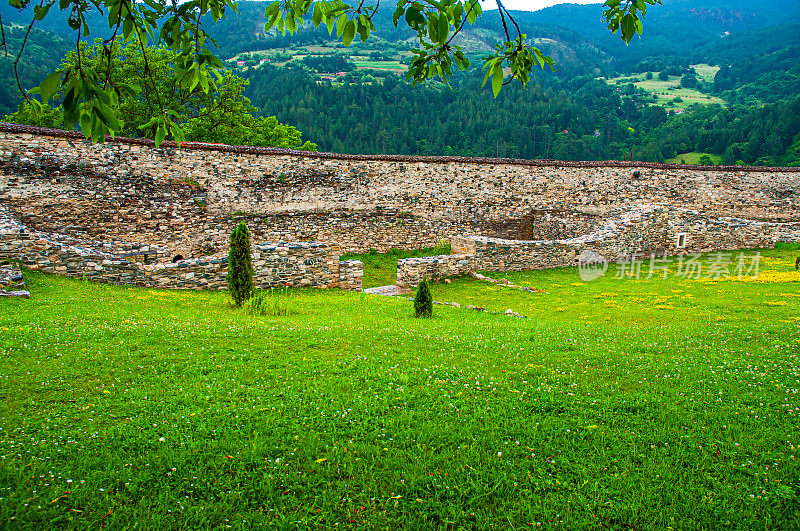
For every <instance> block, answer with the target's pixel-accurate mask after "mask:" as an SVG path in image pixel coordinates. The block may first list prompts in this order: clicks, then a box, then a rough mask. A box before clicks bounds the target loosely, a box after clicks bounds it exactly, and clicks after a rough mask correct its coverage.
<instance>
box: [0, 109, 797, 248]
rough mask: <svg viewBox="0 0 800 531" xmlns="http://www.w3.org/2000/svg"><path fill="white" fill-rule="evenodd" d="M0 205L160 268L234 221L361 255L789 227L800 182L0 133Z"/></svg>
mask: <svg viewBox="0 0 800 531" xmlns="http://www.w3.org/2000/svg"><path fill="white" fill-rule="evenodd" d="M0 203H3V204H6V205H8V206H9V207H10V208H11V209H12V210H13V211H14V213H15V215H16V216H17V217H18V218H19V219H20V220H21V221H22V222H23V223H25V224H26V225H28V226H30V227H32V228H35V229H36V230H41V231H44V232H56V231H57V232H60V233H62V234H65V235H68V236H72V237H75V238H79V239H82V240H102V241H114V240H120V241H127V242H132V243H137V244H142V245H148V244H152V245H157V246H162V247H164V248H167V249H169V252H170V253H171V255H172V256H173V257H174V256H176V255H181V256H182V257H184V258H191V257H202V256H208V255H213V254H214V253H219V252H224V251H225V249H226V248H227V238H228V235H229V233H230V230H231V228H232V226H233V225H234V224H235V222H237V221H238V220H239V219H245V220H246V221H247V223H248V226H249V228H250V231H251V236H252V238H253V241H318V242H321V243H326V244H329V245H338V246H339V247H340V249H341V251H342V252H364V251H367V250H369V249H376V250H379V251H386V250H388V249H391V248H420V247H426V246H432V245H435V244H436V243H438V242H439V241H441V240H442V239H451V238H453V237H456V236H459V235H476V236H484V237H488V238H498V237H499V238H502V239H522V240H530V241H538V240H562V239H570V238H575V237H578V236H580V235H582V234H588V233H591V232H594V231H596V230H598V229H599V228H600V227H602V226H603V224H604V223H605V220H606V219H607V217H608V216H609V215H610V214H611V213H613V212H617V211H620V210H625V209H628V210H632V209H636V208H638V207H640V206H641V205H647V204H662V205H664V206H668V207H669V206H671V207H675V208H682V209H688V210H694V211H697V212H698V213H699V214H698V215H699V216H700V217H706V218H709V219H711V218H713V219H718V218H724V217H735V218H742V219H747V220H756V221H770V222H780V221H784V222H785V221H798V220H800V210H798V207H800V169H798V168H794V169H792V168H736V167H734V168H730V167H713V168H702V169H701V168H698V167H696V166H678V165H659V164H647V163H636V164H628V163H613V162H612V163H573V162H557V161H519V160H505V159H503V160H493V159H468V158H458V157H396V156H370V157H363V156H353V155H333V154H311V153H302V152H294V151H287V150H277V149H270V148H252V147H241V146H239V147H237V146H220V145H209V144H191V143H189V144H184V145H183V146H182V148H181V149H178V148H177V147H176V146H175V145H174V144H172V143H169V142H165V143H164V144H163V145H162V147H161V148H159V149H156V148H154V147H153V146H152V145H151V143H149V142H148V141H143V140H135V141H132V140H123V139H118V140H117V141H114V142H109V143H106V144H94V145H93V144H90V143H87V142H86V141H84V140H83V139H82V138H80V135H79V134H75V133H65V132H56V131H52V130H49V131H43V130H36V129H31V128H27V129H26V128H24V127H22V126H12V125H9V124H0Z"/></svg>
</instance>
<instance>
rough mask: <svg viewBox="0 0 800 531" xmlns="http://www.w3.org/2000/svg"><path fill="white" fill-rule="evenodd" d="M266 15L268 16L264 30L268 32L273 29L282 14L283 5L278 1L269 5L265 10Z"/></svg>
mask: <svg viewBox="0 0 800 531" xmlns="http://www.w3.org/2000/svg"><path fill="white" fill-rule="evenodd" d="M264 16H265V17H266V18H267V22H266V24H264V31H265V32H267V31H269V30H270V29H272V27H273V26H274V25H275V23H276V22H278V18H280V16H281V6H280V5H279V4H278V2H277V1H275V2H272V3H271V4H270V5H268V6H267V9H266V10H265V11H264Z"/></svg>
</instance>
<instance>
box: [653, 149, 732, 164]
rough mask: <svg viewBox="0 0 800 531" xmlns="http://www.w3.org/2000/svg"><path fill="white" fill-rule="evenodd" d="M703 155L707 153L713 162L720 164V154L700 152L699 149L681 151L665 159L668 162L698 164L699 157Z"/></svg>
mask: <svg viewBox="0 0 800 531" xmlns="http://www.w3.org/2000/svg"><path fill="white" fill-rule="evenodd" d="M703 155H708V156H709V158H711V161H712V162H713V163H714V164H717V165H719V164H722V155H714V154H713V153H700V152H699V151H692V152H690V153H681V154H680V155H677V156H675V157H672V158H671V159H667V160H666V162H667V163H670V164H683V161H686V164H700V158H701V157H702V156H703Z"/></svg>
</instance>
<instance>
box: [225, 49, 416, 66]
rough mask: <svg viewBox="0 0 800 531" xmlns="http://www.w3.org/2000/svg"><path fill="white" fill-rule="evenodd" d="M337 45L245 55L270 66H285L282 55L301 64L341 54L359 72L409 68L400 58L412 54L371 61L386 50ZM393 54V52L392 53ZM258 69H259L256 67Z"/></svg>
mask: <svg viewBox="0 0 800 531" xmlns="http://www.w3.org/2000/svg"><path fill="white" fill-rule="evenodd" d="M335 44H336V43H334V42H333V41H331V42H330V43H329V44H328V45H327V46H319V45H314V46H303V47H300V48H271V49H269V50H256V51H252V52H245V54H244V55H246V56H249V57H252V58H254V59H256V60H261V59H266V60H267V61H268V62H269V63H270V64H272V65H273V66H284V65H286V63H287V62H289V61H286V60H283V59H281V60H278V59H276V58H277V57H280V56H282V55H290V56H291V59H290V60H291V61H295V62H299V61H302V60H303V59H304V58H305V57H306V56H308V55H309V54H313V55H334V54H340V55H342V56H344V57H345V58H346V59H347V60H349V61H352V62H353V63H354V64H355V65H356V68H358V69H359V70H363V69H373V70H385V71H387V72H393V73H395V74H398V73H400V72H405V70H406V69H407V68H408V67H407V65H404V64H402V63H401V62H400V61H399V58H404V57H410V56H411V53H410V52H407V51H405V50H404V51H400V52H396V53H395V54H394V55H396V57H395V59H393V60H378V61H375V60H372V59H370V56H369V54H370V52H373V51H378V52H382V53H385V52H386V50H385V49H383V48H381V47H380V46H376V47H375V48H368V47H364V46H359V47H358V48H357V50H354V49H350V48H347V49H342V48H340V47H336V46H335ZM390 53H391V52H390ZM241 55H242V54H239V55H236V56H234V57H232V58H231V59H230V61H238V60H239V59H240V58H241V57H240V56H241ZM254 68H257V67H254Z"/></svg>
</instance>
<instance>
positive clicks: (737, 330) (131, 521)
mask: <svg viewBox="0 0 800 531" xmlns="http://www.w3.org/2000/svg"><path fill="white" fill-rule="evenodd" d="M797 254H798V251H789V250H778V251H774V250H773V251H766V252H765V253H764V256H765V258H764V260H763V261H762V274H761V275H760V276H759V279H757V280H758V281H755V282H738V281H702V280H697V281H694V280H682V279H677V278H669V279H667V280H661V279H650V280H640V281H636V280H633V279H614V278H611V277H612V273H613V268H612V270H610V271H609V272H608V274H607V276H606V277H604V278H601V279H598V280H596V281H593V282H589V283H584V282H581V281H580V280H579V278H578V273H577V271H576V270H575V269H572V268H565V269H554V270H547V271H535V272H520V273H507V274H503V275H498V274H496V275H495V276H498V277H500V276H504V277H506V278H508V279H509V280H511V281H513V282H515V283H517V284H519V285H524V286H531V287H533V288H535V289H536V291H533V292H524V291H519V290H513V289H511V288H507V287H498V286H495V285H491V284H488V283H485V282H479V281H476V280H472V279H455V280H454V281H453V282H452V283H451V284H443V283H436V284H434V285H433V286H432V289H433V295H434V298H435V299H437V300H454V301H460V302H462V303H464V304H476V305H481V306H484V307H486V308H489V309H500V310H504V309H505V308H509V307H510V308H513V309H515V310H516V311H519V312H520V313H522V314H523V315H526V316H527V317H528V318H527V319H516V318H510V317H506V316H505V315H493V314H490V313H485V312H476V311H472V310H466V309H457V308H452V307H449V306H436V307H435V309H434V318H433V319H431V320H417V319H414V318H413V317H412V307H411V303H410V302H409V301H408V300H406V299H401V298H388V297H379V296H370V295H366V294H361V293H348V292H343V291H339V290H330V291H325V290H297V291H295V292H293V293H292V294H291V296H290V299H289V303H288V304H289V306H290V309H291V310H292V313H291V314H290V315H287V316H281V317H270V316H267V317H250V316H247V315H245V313H244V312H243V311H241V310H236V309H232V308H230V307H229V306H228V303H227V300H226V296H225V294H224V293H222V292H195V291H165V290H145V289H137V288H127V287H113V286H106V285H100V284H92V283H87V282H84V281H80V280H70V279H65V278H60V277H54V276H48V275H43V274H39V273H35V272H29V271H28V272H25V275H26V282H27V284H28V286H29V289H30V290H31V292H32V298H31V299H29V300H0V396H1V397H2V399H1V400H0V522H3V524H4V527H5V528H53V529H62V528H79V529H84V528H98V527H107V528H109V529H118V528H133V527H139V528H147V529H186V528H195V527H200V528H205V527H228V526H230V527H233V528H240V529H248V528H251V527H257V526H261V527H270V528H276V529H278V528H279V529H294V528H302V529H306V528H325V529H327V528H333V527H338V528H344V529H371V528H382V529H394V528H405V529H432V528H437V529H438V528H449V529H486V528H496V529H527V528H529V527H534V528H535V527H539V526H541V527H543V528H561V529H620V530H622V529H667V528H673V529H698V528H701V529H716V528H724V529H788V528H797V527H798V526H800V500H799V499H798V491H800V466H799V464H798V459H797V445H798V444H800V440H798V415H799V414H800V410H799V409H798V408H800V404H798V396H797V393H798V388H800V383H798V382H800V360H798V355H799V354H800V324H799V323H800V321H798V319H800V316H798V312H797V308H798V301H800V273H796V272H795V271H794V259H795V258H796V255H797ZM370 274H371V273H370Z"/></svg>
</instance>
